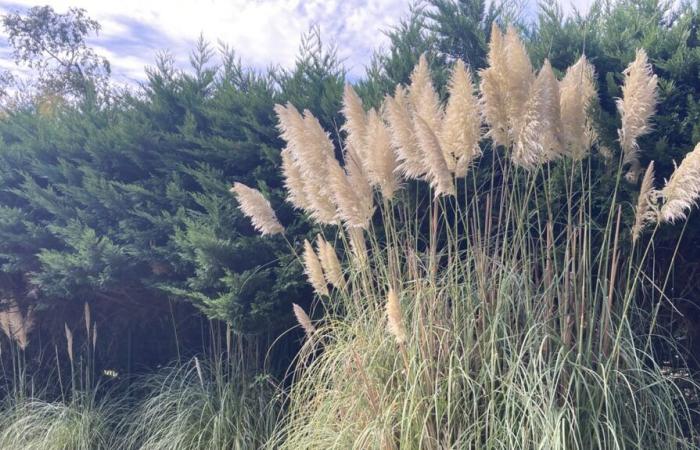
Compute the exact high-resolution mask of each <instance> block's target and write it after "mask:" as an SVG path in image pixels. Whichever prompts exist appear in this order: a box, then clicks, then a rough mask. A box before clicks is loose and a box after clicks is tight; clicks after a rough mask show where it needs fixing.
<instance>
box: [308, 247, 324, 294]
mask: <svg viewBox="0 0 700 450" xmlns="http://www.w3.org/2000/svg"><path fill="white" fill-rule="evenodd" d="M304 273H306V276H307V278H308V279H309V282H310V283H311V286H313V288H314V291H316V293H317V294H318V295H326V296H327V295H328V285H327V284H326V279H325V277H324V276H323V267H321V261H319V259H318V256H317V255H316V252H315V251H314V248H313V247H312V246H311V243H310V242H309V241H308V239H306V240H304Z"/></svg>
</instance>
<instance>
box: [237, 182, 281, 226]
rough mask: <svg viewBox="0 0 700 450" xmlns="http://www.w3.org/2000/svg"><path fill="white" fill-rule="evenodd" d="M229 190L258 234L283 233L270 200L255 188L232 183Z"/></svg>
mask: <svg viewBox="0 0 700 450" xmlns="http://www.w3.org/2000/svg"><path fill="white" fill-rule="evenodd" d="M231 192H232V193H234V194H235V196H236V200H238V204H239V205H240V209H241V211H242V212H243V214H245V215H246V217H248V218H250V220H251V221H252V222H253V227H255V229H256V230H258V232H260V234H262V235H263V236H265V235H267V234H278V233H284V227H283V226H282V224H281V223H280V222H279V220H277V216H276V215H275V212H274V211H273V210H272V206H270V202H269V201H267V199H266V198H265V197H264V196H263V195H262V193H260V191H258V190H257V189H253V188H249V187H248V186H246V185H244V184H242V183H234V185H233V187H232V188H231Z"/></svg>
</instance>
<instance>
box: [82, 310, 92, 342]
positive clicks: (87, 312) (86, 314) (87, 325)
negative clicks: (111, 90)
mask: <svg viewBox="0 0 700 450" xmlns="http://www.w3.org/2000/svg"><path fill="white" fill-rule="evenodd" d="M90 316H91V314H90V304H89V303H88V302H85V303H84V304H83V318H84V319H85V332H86V333H87V336H88V338H89V337H90V324H91V319H90Z"/></svg>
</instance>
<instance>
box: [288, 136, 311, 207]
mask: <svg viewBox="0 0 700 450" xmlns="http://www.w3.org/2000/svg"><path fill="white" fill-rule="evenodd" d="M281 156H282V175H283V177H284V188H285V190H286V191H287V201H288V202H289V203H291V204H292V206H294V207H295V208H297V209H300V210H302V211H307V210H309V209H310V205H309V200H308V199H307V198H306V193H305V188H304V179H303V177H302V176H301V171H300V170H299V168H298V167H297V166H296V164H295V163H294V157H293V156H292V151H291V150H290V149H289V147H286V148H285V149H284V150H282V153H281Z"/></svg>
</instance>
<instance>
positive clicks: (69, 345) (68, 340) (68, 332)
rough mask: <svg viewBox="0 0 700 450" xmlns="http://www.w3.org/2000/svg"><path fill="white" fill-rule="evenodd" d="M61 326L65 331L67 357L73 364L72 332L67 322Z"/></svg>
mask: <svg viewBox="0 0 700 450" xmlns="http://www.w3.org/2000/svg"><path fill="white" fill-rule="evenodd" d="M63 327H64V329H65V331H66V348H67V349H68V359H70V362H71V364H73V332H72V331H71V330H70V328H68V324H67V323H64V324H63Z"/></svg>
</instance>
